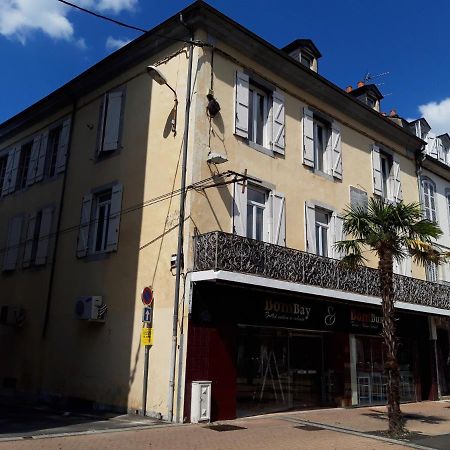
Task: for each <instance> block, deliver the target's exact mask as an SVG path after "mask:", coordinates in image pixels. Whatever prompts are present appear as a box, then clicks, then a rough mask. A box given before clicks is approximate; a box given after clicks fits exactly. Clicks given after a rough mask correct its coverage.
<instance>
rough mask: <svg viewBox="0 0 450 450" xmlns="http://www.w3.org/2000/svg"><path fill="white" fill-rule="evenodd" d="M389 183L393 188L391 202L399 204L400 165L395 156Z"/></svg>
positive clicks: (400, 190) (400, 197)
mask: <svg viewBox="0 0 450 450" xmlns="http://www.w3.org/2000/svg"><path fill="white" fill-rule="evenodd" d="M391 183H392V188H393V200H394V201H396V202H401V201H402V200H403V192H402V183H401V181H400V163H399V160H398V158H397V157H396V156H394V159H393V161H392V175H391Z"/></svg>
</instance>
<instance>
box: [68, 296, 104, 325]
mask: <svg viewBox="0 0 450 450" xmlns="http://www.w3.org/2000/svg"><path fill="white" fill-rule="evenodd" d="M106 311H107V308H106V305H105V304H104V303H103V299H102V297H100V296H90V297H79V298H77V300H76V302H75V318H77V319H79V320H89V321H91V322H92V321H94V322H104V321H105V316H106Z"/></svg>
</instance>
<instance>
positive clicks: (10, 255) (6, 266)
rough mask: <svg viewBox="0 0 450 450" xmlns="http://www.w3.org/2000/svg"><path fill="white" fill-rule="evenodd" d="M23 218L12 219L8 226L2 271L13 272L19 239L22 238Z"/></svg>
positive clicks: (17, 254)
mask: <svg viewBox="0 0 450 450" xmlns="http://www.w3.org/2000/svg"><path fill="white" fill-rule="evenodd" d="M22 223H23V217H22V216H18V217H13V218H12V219H11V220H10V221H9V224H8V237H7V240H6V249H5V255H4V258H3V270H4V271H6V270H14V269H15V268H16V266H17V258H18V256H19V247H20V238H21V236H22Z"/></svg>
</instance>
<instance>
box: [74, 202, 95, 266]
mask: <svg viewBox="0 0 450 450" xmlns="http://www.w3.org/2000/svg"><path fill="white" fill-rule="evenodd" d="M92 198H93V196H92V194H87V195H85V196H84V197H83V201H82V204H81V218H80V227H79V229H78V242H77V257H78V258H82V257H83V256H86V255H87V252H88V246H89V227H90V223H91V208H92Z"/></svg>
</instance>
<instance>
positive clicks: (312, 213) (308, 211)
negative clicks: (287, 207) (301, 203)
mask: <svg viewBox="0 0 450 450" xmlns="http://www.w3.org/2000/svg"><path fill="white" fill-rule="evenodd" d="M305 218H306V251H307V252H309V253H316V208H315V206H314V205H313V204H312V203H309V202H306V203H305Z"/></svg>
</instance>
